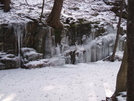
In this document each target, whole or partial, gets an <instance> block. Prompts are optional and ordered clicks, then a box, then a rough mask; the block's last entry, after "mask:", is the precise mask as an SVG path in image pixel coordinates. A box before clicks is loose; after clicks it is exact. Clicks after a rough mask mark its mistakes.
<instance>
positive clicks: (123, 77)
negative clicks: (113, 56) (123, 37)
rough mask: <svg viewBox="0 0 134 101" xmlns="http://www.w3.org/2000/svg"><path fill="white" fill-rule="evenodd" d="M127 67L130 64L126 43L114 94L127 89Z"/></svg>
mask: <svg viewBox="0 0 134 101" xmlns="http://www.w3.org/2000/svg"><path fill="white" fill-rule="evenodd" d="M127 67H128V64H127V45H126V46H125V50H124V55H123V60H122V63H121V66H120V70H119V72H118V75H117V80H116V89H115V93H114V95H116V94H118V92H122V91H126V90H127ZM114 95H113V96H114Z"/></svg>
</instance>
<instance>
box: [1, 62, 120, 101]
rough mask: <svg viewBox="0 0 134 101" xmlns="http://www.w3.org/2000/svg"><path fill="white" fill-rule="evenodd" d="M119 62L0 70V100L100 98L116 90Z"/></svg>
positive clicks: (82, 100) (85, 100) (89, 100)
mask: <svg viewBox="0 0 134 101" xmlns="http://www.w3.org/2000/svg"><path fill="white" fill-rule="evenodd" d="M120 64H121V62H118V61H115V62H104V61H98V62H92V63H80V64H77V65H71V64H68V65H64V66H61V67H46V68H40V69H31V70H29V69H28V70H26V69H20V68H19V69H13V70H2V71H0V101H101V100H105V97H110V96H111V95H112V94H113V92H114V90H115V82H116V75H117V72H118V70H119V67H120Z"/></svg>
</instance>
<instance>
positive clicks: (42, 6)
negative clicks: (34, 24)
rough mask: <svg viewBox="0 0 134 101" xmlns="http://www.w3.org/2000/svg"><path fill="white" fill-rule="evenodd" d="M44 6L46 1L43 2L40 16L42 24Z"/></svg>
mask: <svg viewBox="0 0 134 101" xmlns="http://www.w3.org/2000/svg"><path fill="white" fill-rule="evenodd" d="M44 4H45V0H43V3H42V9H41V15H40V22H42V16H43V11H44Z"/></svg>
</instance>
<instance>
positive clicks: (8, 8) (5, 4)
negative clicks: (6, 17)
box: [4, 0, 10, 12]
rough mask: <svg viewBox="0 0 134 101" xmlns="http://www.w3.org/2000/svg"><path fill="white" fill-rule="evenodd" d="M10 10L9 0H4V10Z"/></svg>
mask: <svg viewBox="0 0 134 101" xmlns="http://www.w3.org/2000/svg"><path fill="white" fill-rule="evenodd" d="M9 10H10V0H4V12H8V11H9Z"/></svg>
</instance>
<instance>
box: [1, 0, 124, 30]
mask: <svg viewBox="0 0 134 101" xmlns="http://www.w3.org/2000/svg"><path fill="white" fill-rule="evenodd" d="M26 1H27V3H28V5H27V3H26ZM53 1H54V0H45V6H44V14H43V15H44V18H43V21H44V22H45V19H46V18H47V16H48V14H50V12H51V10H52V7H53ZM108 1H112V2H113V1H114V0H108ZM42 2H43V0H11V5H10V6H11V10H10V11H9V12H7V13H4V12H3V10H0V23H16V22H18V23H19V22H27V21H29V20H30V19H27V18H26V16H29V17H31V18H34V19H39V17H40V14H41V7H42ZM111 7H112V6H110V5H106V4H105V3H104V2H103V0H64V3H63V7H62V12H61V19H62V21H63V22H64V21H65V20H66V18H68V17H71V18H73V19H74V21H75V20H77V19H86V20H87V21H91V22H100V24H106V23H108V24H110V25H113V26H114V27H115V28H116V27H117V22H118V18H119V17H117V16H116V14H115V13H114V12H112V11H111V10H110V9H111ZM121 24H122V25H121V26H122V27H123V28H124V29H125V28H126V20H125V19H122V23H121Z"/></svg>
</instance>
